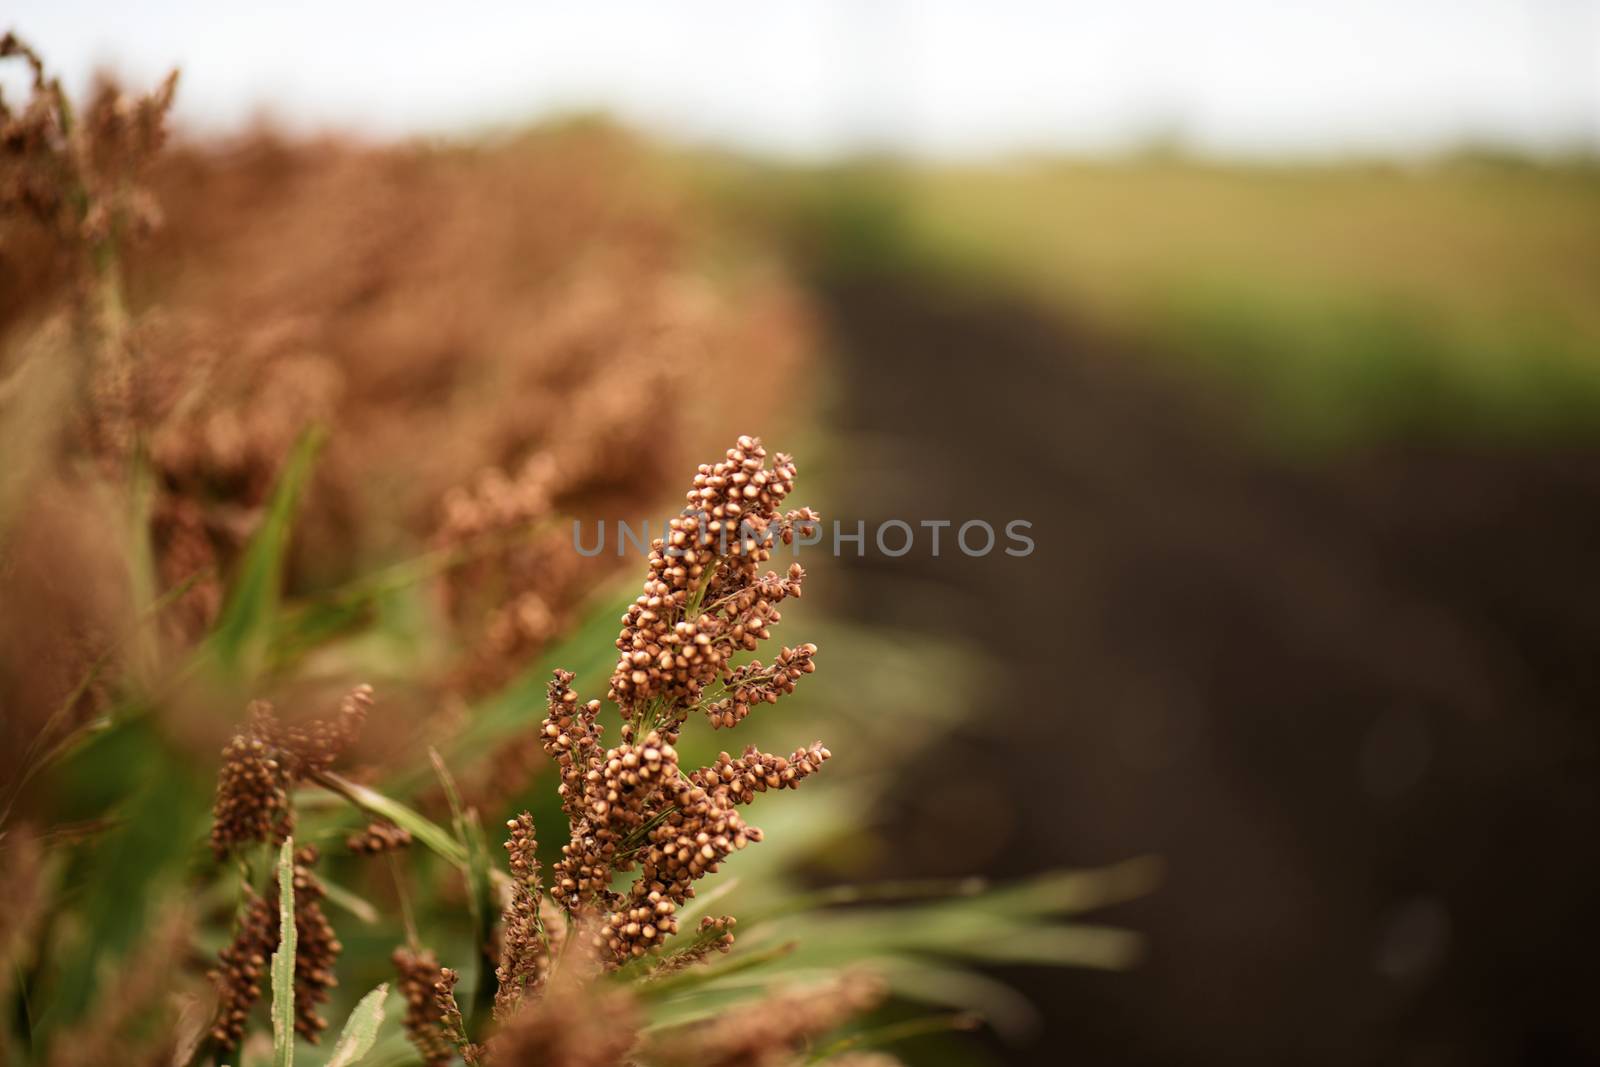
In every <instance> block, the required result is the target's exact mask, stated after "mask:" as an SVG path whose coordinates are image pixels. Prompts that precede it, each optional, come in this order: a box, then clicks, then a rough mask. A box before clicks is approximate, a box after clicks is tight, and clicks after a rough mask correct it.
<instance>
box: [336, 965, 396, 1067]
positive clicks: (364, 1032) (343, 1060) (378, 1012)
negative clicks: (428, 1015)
mask: <svg viewBox="0 0 1600 1067" xmlns="http://www.w3.org/2000/svg"><path fill="white" fill-rule="evenodd" d="M388 995H389V984H388V983H387V982H385V983H384V984H383V985H380V986H379V987H378V988H377V989H374V990H373V991H372V992H370V993H368V994H367V995H366V996H364V997H362V998H361V1003H359V1004H357V1005H356V1007H355V1010H354V1011H352V1012H351V1013H350V1018H349V1019H347V1020H345V1024H344V1029H343V1030H342V1031H340V1033H339V1043H338V1044H337V1045H334V1046H333V1056H332V1057H331V1058H330V1059H329V1060H328V1067H353V1065H354V1064H357V1063H359V1062H361V1057H363V1056H365V1055H366V1054H367V1053H369V1052H371V1051H372V1046H373V1045H375V1044H377V1042H378V1027H379V1026H381V1025H383V1001H384V998H385V997H387V996H388Z"/></svg>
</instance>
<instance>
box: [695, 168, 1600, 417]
mask: <svg viewBox="0 0 1600 1067" xmlns="http://www.w3.org/2000/svg"><path fill="white" fill-rule="evenodd" d="M722 177H723V178H724V180H723V181H721V182H720V183H719V185H718V186H717V189H718V191H719V192H720V193H721V194H723V195H730V192H731V195H735V196H737V195H740V194H741V191H742V190H747V189H748V188H749V187H751V186H752V185H759V186H760V187H761V188H762V189H763V192H762V193H760V194H757V196H756V198H757V200H761V198H763V197H764V198H765V199H764V201H762V202H763V203H764V204H765V206H766V208H767V209H769V210H770V209H772V207H773V206H774V205H777V206H778V209H779V210H780V212H782V213H783V217H784V218H785V219H786V221H787V223H788V225H789V227H790V232H791V234H792V236H793V238H794V239H795V241H796V242H797V243H798V247H799V248H800V249H801V250H802V252H803V253H804V254H807V255H809V256H810V257H811V258H812V259H813V261H814V262H815V263H816V264H818V265H819V266H820V268H821V269H822V270H824V271H827V272H832V273H834V274H852V273H854V274H859V273H862V272H878V273H883V272H886V271H887V272H896V273H900V274H902V275H904V274H907V273H916V272H924V273H928V274H932V275H934V276H937V277H938V278H939V279H941V280H942V281H944V282H946V283H950V284H953V285H954V286H956V287H958V288H961V287H966V288H973V289H982V288H989V289H995V288H998V289H1000V290H1002V291H1006V292H1011V293H1017V294H1021V295H1023V296H1025V297H1027V298H1030V299H1032V300H1035V301H1037V302H1039V303H1041V304H1043V305H1045V306H1048V307H1052V308H1055V309H1058V310H1061V311H1063V312H1065V313H1067V314H1068V315H1070V316H1072V317H1074V318H1076V319H1078V320H1079V321H1083V322H1086V323H1088V324H1089V325H1090V326H1091V327H1093V328H1094V329H1095V330H1096V331H1097V332H1099V331H1104V332H1107V333H1109V334H1110V336H1111V337H1112V338H1113V339H1120V340H1121V341H1123V342H1126V344H1127V346H1128V347H1129V348H1130V349H1132V350H1141V349H1148V350H1153V351H1156V352H1159V353H1162V354H1163V355H1165V356H1168V357H1171V362H1172V363H1173V364H1174V365H1176V366H1177V367H1179V368H1180V369H1182V370H1185V371H1192V372H1195V373H1196V374H1198V375H1200V376H1202V377H1206V378H1208V379H1217V380H1221V381H1223V382H1226V383H1229V384H1231V385H1235V386H1240V387H1243V388H1244V389H1245V391H1246V393H1247V395H1249V396H1251V397H1252V398H1253V399H1254V400H1255V401H1257V403H1256V408H1257V410H1258V411H1259V412H1260V414H1261V416H1262V424H1263V425H1264V426H1265V427H1266V429H1267V430H1268V431H1269V432H1270V433H1272V434H1273V436H1274V437H1275V438H1276V439H1277V440H1278V441H1279V442H1280V443H1283V444H1286V445H1289V446H1292V447H1297V448H1304V447H1310V448H1313V449H1317V448H1324V447H1331V446H1339V445H1347V444H1355V443H1360V442H1362V441H1368V440H1372V439H1375V438H1386V437H1395V436H1401V437H1410V436H1418V435H1423V436H1438V435H1448V436H1463V435H1465V436H1485V437H1490V438H1497V439H1519V438H1529V437H1535V438H1542V437H1548V436H1552V435H1555V436H1563V435H1571V434H1576V433H1584V434H1590V433H1593V432H1595V431H1596V430H1600V170H1597V169H1595V168H1594V167H1592V166H1586V165H1582V164H1562V165H1556V164H1549V165H1543V164H1539V165H1536V164H1532V163H1526V162H1517V161H1514V160H1496V159H1489V158H1467V157H1461V158H1457V159H1450V160H1438V161H1434V162H1431V163H1426V164H1416V165H1413V166H1399V165H1377V164H1357V163H1349V164H1342V165H1323V166H1288V165H1253V166H1252V165H1242V164H1239V165H1231V164H1220V163H1205V162H1199V161H1191V160H1185V159H1182V158H1170V157H1169V158H1155V157H1152V158H1148V159H1145V158H1139V159H1127V160H1121V161H1100V162H1087V161H1082V162H1067V161H1050V160H1034V161H1018V162H1013V163H1009V164H1004V165H999V164H996V165H986V166H901V165H891V164H885V165H882V166H866V165H863V166H857V167H852V168H846V169H839V170H831V171H813V172H809V173H800V172H795V171H788V172H778V173H768V174H764V175H761V177H760V181H759V182H753V181H751V180H749V179H750V178H751V175H750V174H749V172H748V171H745V172H742V173H741V174H740V176H739V180H727V175H726V174H724V175H722ZM744 195H748V194H744Z"/></svg>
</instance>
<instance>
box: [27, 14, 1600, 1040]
mask: <svg viewBox="0 0 1600 1067" xmlns="http://www.w3.org/2000/svg"><path fill="white" fill-rule="evenodd" d="M0 63H4V64H5V65H6V66H7V68H8V69H10V68H14V70H13V71H12V72H13V73H16V72H21V77H20V80H17V81H8V82H6V83H5V84H6V85H8V86H10V85H13V84H21V85H22V86H23V87H24V90H25V91H24V92H23V93H22V94H21V95H17V94H15V93H9V94H8V95H7V96H6V97H5V99H4V103H3V107H0V1006H3V1008H4V1018H3V1022H0V1064H18V1065H23V1064H39V1065H48V1067H78V1065H91V1064H92V1065H102V1064H119V1065H120V1064H130V1065H157V1064H160V1065H167V1064H171V1065H174V1067H183V1065H191V1064H194V1065H199V1064H231V1065H234V1067H245V1065H266V1064H273V1065H274V1067H280V1065H288V1064H291V1063H294V1062H299V1063H301V1064H302V1065H306V1064H311V1065H315V1064H329V1065H340V1067H350V1065H355V1064H362V1065H366V1067H379V1065H395V1067H399V1065H412V1064H425V1065H429V1067H434V1065H446V1064H452V1063H465V1064H467V1065H469V1067H535V1065H538V1067H608V1065H624V1064H628V1065H637V1067H790V1065H799V1064H807V1063H832V1064H841V1065H854V1067H890V1065H893V1064H895V1063H906V1064H930V1065H937V1064H986V1063H988V1064H1000V1063H1017V1064H1034V1063H1047V1062H1049V1063H1053V1062H1066V1061H1072V1060H1078V1061H1081V1062H1087V1063H1105V1064H1135V1063H1137V1064H1145V1063H1168V1062H1184V1063H1193V1062H1202V1063H1218V1064H1222V1063H1238V1062H1241V1061H1243V1062H1252V1063H1254V1062H1260V1063H1282V1062H1303V1063H1313V1064H1322V1063H1327V1064H1334V1063H1341V1064H1342V1063H1349V1062H1403V1063H1412V1062H1416V1063H1431V1062H1450V1063H1467V1064H1478V1063H1483V1064H1489V1063H1500V1062H1507V1061H1519V1060H1523V1061H1537V1062H1585V1061H1586V1059H1588V1058H1592V1057H1594V1056H1600V1029H1597V1027H1596V1023H1595V1021H1594V1016H1593V1012H1592V1010H1590V1004H1589V1002H1590V1000H1592V992H1593V990H1592V981H1590V980H1589V979H1588V978H1587V977H1586V975H1587V971H1586V969H1585V968H1586V966H1587V964H1586V962H1585V958H1584V956H1583V953H1581V952H1579V951H1577V949H1578V947H1579V946H1581V945H1584V944H1587V943H1589V942H1591V941H1592V939H1593V938H1594V936H1595V934H1596V932H1597V929H1596V921H1595V919H1594V917H1593V915H1592V908H1591V906H1590V905H1591V901H1590V897H1591V896H1592V894H1591V893H1589V892H1588V887H1590V886H1592V885H1593V879H1594V878H1595V877H1596V876H1597V875H1600V858H1597V857H1596V855H1595V852H1594V848H1593V846H1592V845H1591V844H1589V843H1588V838H1589V836H1591V831H1592V825H1593V821H1594V816H1595V814H1596V812H1597V811H1600V790H1597V787H1596V784H1595V783H1596V781H1597V779H1596V777H1595V772H1596V770H1597V769H1600V768H1597V767H1596V765H1595V764H1596V759H1597V757H1600V746H1597V741H1600V735H1597V733H1596V730H1595V727H1594V724H1593V721H1592V711H1593V707H1594V700H1595V698H1596V697H1597V696H1600V692H1597V686H1596V681H1597V679H1596V674H1595V670H1594V667H1593V662H1594V659H1593V635H1594V634H1595V633H1596V632H1597V627H1600V607H1597V605H1600V598H1597V597H1596V596H1595V595H1594V593H1595V591H1596V583H1595V581H1594V564H1593V561H1592V558H1591V557H1592V554H1593V549H1594V545H1595V544H1597V543H1600V463H1597V462H1596V461H1597V460H1600V312H1597V311H1596V305H1595V304H1594V301H1593V300H1592V294H1593V293H1594V292H1595V291H1597V290H1596V286H1597V285H1600V178H1597V176H1596V173H1595V171H1594V169H1593V167H1592V165H1590V164H1585V163H1583V162H1581V161H1580V162H1573V163H1570V164H1565V163H1562V164H1556V163H1537V164H1536V163H1528V162H1525V161H1517V160H1505V159H1499V158H1487V157H1485V158H1479V157H1470V158H1469V157H1462V158H1452V159H1441V160H1438V161H1435V162H1432V163H1427V164H1418V165H1416V166H1411V167H1398V166H1388V165H1378V164H1353V163H1352V164H1341V165H1325V166H1317V167H1309V166H1308V167H1288V166H1284V167H1261V166H1257V167H1250V166H1244V165H1224V164H1220V163H1205V162H1200V161H1196V160H1189V159H1185V158H1165V157H1150V158H1145V157H1130V158H1127V159H1122V160H1100V161H1094V162H1089V161H1061V160H1032V161H1024V162H1018V163H1016V164H1014V165H1010V166H998V165H996V166H989V167H955V166H931V165H926V166H912V165H905V166H896V165H890V164H862V165H859V166H850V167H840V168H824V169H816V168H806V167H801V166H797V165H791V166H779V165H776V164H771V163H765V162H754V161H750V160H742V159H733V158H729V157H726V156H721V155H716V154H712V153H709V152H691V151H688V150H685V149H674V148H668V147H665V146H662V145H658V144H655V143H652V142H650V141H649V140H647V139H645V138H643V137H642V136H640V135H637V134H634V133H630V132H628V131H627V130H625V129H622V128H620V127H618V126H614V125H611V124H609V123H606V122H604V121H600V120H582V121H578V120H574V121H571V122H567V123H560V124H546V125H543V126H539V127H536V128H530V129H527V130H525V131H522V132H518V133H515V134H500V135H495V136H482V137H477V138H465V137H464V138H462V139H459V140H450V141H427V142H422V141H418V142H405V143H388V142H371V141H364V140H361V139H359V138H356V137H335V136H332V135H327V136H322V137H307V136H299V135H291V134H287V133H283V132H281V131H278V130H275V129H274V128H272V127H271V126H270V125H265V124H264V125H261V126H259V127H255V128H250V129H244V130H239V131H235V132H234V133H232V134H229V135H227V136H220V137H219V136H212V137H208V138H199V137H194V136H189V135H186V134H185V133H184V131H182V130H174V129H172V128H170V127H171V124H170V122H169V120H168V112H169V110H170V107H171V104H172V101H173V99H174V98H175V95H176V94H181V93H183V92H184V91H185V86H184V83H183V81H182V78H181V76H177V77H175V78H174V79H169V80H167V81H164V82H158V83H155V84H127V85H118V84H116V83H114V82H112V81H109V80H107V81H104V82H102V83H100V84H98V85H97V86H96V87H94V88H93V89H92V90H91V91H89V92H88V93H87V94H84V95H82V96H74V95H73V94H70V93H69V92H68V91H67V90H65V89H63V88H62V86H61V84H60V83H59V82H58V81H57V80H56V78H55V73H54V71H53V69H52V67H51V66H50V57H49V56H48V55H44V56H40V55H38V54H36V53H35V52H33V51H32V50H31V49H30V48H29V47H28V45H27V43H26V42H25V41H24V40H23V39H21V38H19V37H17V36H15V35H7V36H5V38H4V41H3V44H0ZM663 519H665V520H666V521H663ZM977 519H981V520H986V521H987V522H989V523H992V524H993V526H994V527H995V528H997V529H1001V530H1005V529H1007V523H1008V522H1011V521H1013V520H1021V521H1024V522H1025V523H1026V524H1027V525H1026V527H1025V529H1026V530H1027V535H1028V538H1029V541H1028V543H1029V545H1030V546H1031V549H1030V551H1028V552H1024V553H1016V554H1008V553H1006V552H1004V551H1001V550H997V551H995V552H993V553H971V552H968V551H966V542H964V541H961V542H957V541H956V540H955V538H956V536H957V535H956V532H955V528H958V527H962V526H963V524H964V523H965V522H967V521H968V520H977ZM646 520H649V521H650V522H651V523H652V526H651V528H650V531H649V533H648V534H647V535H644V536H640V537H638V538H637V539H636V540H634V541H631V542H630V541H628V540H626V539H625V537H624V533H623V530H622V529H621V527H619V525H618V524H622V526H626V527H628V529H629V530H630V531H631V530H635V529H638V524H639V523H641V522H643V521H646ZM858 522H859V523H861V524H863V525H862V528H863V530H864V531H866V532H865V533H864V534H863V536H862V538H861V540H860V541H851V540H849V539H848V538H846V539H845V540H843V541H841V540H840V538H839V536H838V531H839V529H840V526H841V525H842V527H843V529H844V530H845V531H846V532H847V533H849V532H853V531H855V530H856V528H857V523H858ZM895 522H900V523H902V524H905V525H907V526H908V527H909V528H910V529H911V530H912V531H913V534H914V539H913V541H912V542H911V543H910V547H909V548H908V549H907V550H906V551H904V552H900V551H895V550H893V547H892V544H891V545H888V546H886V543H885V542H884V541H883V540H882V539H880V538H878V537H875V536H874V534H873V532H872V531H881V530H884V529H887V528H889V524H892V523H895ZM928 522H933V523H934V524H938V523H945V524H946V525H948V526H950V527H951V529H949V530H947V531H946V532H945V538H946V540H945V543H944V545H943V551H942V552H941V551H940V549H939V548H938V547H936V546H937V545H938V542H936V541H930V540H928V539H927V537H926V536H925V534H926V532H927V529H928V527H927V523H928ZM597 536H600V537H609V538H610V539H609V540H601V541H600V542H599V549H598V550H592V549H591V548H589V547H587V546H589V544H590V543H591V542H593V541H594V540H595V538H596V537H597ZM1002 536H1004V535H1003V534H1002ZM894 543H898V536H897V537H896V539H895V542H894ZM1010 543H1011V544H1013V545H1014V544H1016V543H1017V542H1010ZM1004 544H1005V543H1004V542H1002V545H1004ZM802 591H804V593H805V595H804V596H803V597H802ZM729 731H732V732H731V733H730V732H729ZM790 790H793V795H781V794H787V793H788V791H790Z"/></svg>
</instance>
